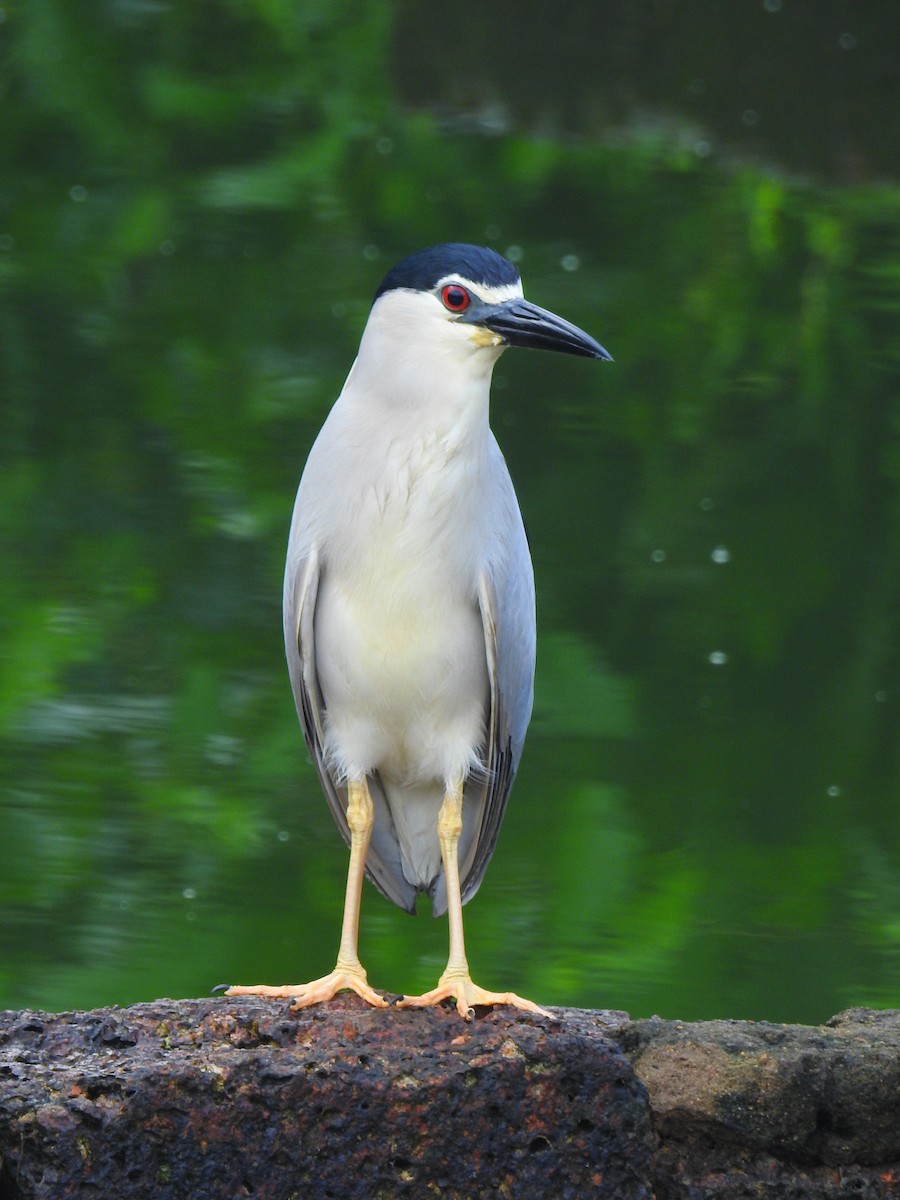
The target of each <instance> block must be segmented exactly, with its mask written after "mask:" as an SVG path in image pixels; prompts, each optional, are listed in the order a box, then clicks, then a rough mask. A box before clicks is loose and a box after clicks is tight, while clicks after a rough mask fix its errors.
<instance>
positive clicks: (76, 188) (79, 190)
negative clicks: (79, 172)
mask: <svg viewBox="0 0 900 1200" xmlns="http://www.w3.org/2000/svg"><path fill="white" fill-rule="evenodd" d="M87 197H88V190H87V188H86V187H85V186H84V184H82V183H73V184H72V186H71V187H70V188H69V199H70V200H74V201H76V203H78V204H80V203H81V202H82V201H83V200H87Z"/></svg>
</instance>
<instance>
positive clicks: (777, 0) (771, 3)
mask: <svg viewBox="0 0 900 1200" xmlns="http://www.w3.org/2000/svg"><path fill="white" fill-rule="evenodd" d="M782 3H783V0H763V8H764V9H765V10H766V12H772V13H774V12H781V6H782Z"/></svg>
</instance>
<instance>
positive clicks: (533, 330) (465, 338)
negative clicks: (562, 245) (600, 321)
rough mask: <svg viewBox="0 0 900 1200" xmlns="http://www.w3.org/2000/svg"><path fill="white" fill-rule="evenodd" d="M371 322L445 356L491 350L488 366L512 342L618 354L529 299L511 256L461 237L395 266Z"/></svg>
mask: <svg viewBox="0 0 900 1200" xmlns="http://www.w3.org/2000/svg"><path fill="white" fill-rule="evenodd" d="M370 322H373V323H376V324H377V326H378V327H379V328H380V330H381V332H382V335H383V336H387V337H390V338H391V340H394V339H399V340H400V341H402V342H403V343H404V345H405V346H406V347H407V348H408V350H409V351H412V350H413V347H415V348H416V350H422V351H425V352H426V353H434V354H435V355H438V356H439V357H441V358H443V359H444V361H449V360H450V359H455V358H457V356H459V358H466V359H470V358H471V355H472V354H473V352H477V351H491V352H492V353H490V354H489V355H485V358H486V360H487V362H486V363H485V365H486V366H487V367H488V369H489V366H490V365H492V364H493V362H494V360H495V359H496V358H497V357H498V355H499V354H500V352H501V351H502V350H503V349H504V348H505V347H506V346H532V347H535V348H537V349H540V350H559V351H561V352H562V353H564V354H578V355H582V356H583V357H586V358H597V359H601V360H604V361H610V360H611V357H612V356H611V355H610V354H608V353H607V352H606V350H604V349H603V347H602V346H601V345H600V344H599V342H596V341H595V340H594V339H593V338H592V337H591V336H590V335H589V334H587V333H585V332H584V330H583V329H579V328H578V326H577V325H572V324H571V323H570V322H569V321H565V320H563V318H562V317H557V316H556V315H555V314H554V313H551V312H548V311H547V310H546V309H543V308H538V306H537V305H536V304H531V303H530V302H529V301H528V300H525V299H524V296H523V293H522V281H521V279H520V278H519V272H518V271H517V270H516V268H515V267H514V266H513V264H512V263H511V262H509V261H508V260H507V259H505V258H503V257H502V256H501V255H499V254H497V253H496V252H495V251H494V250H488V249H487V248H485V247H483V246H469V245H466V244H463V243H459V242H451V243H447V244H444V245H440V246H431V247H429V248H428V249H427V250H420V251H419V252H418V253H416V254H412V255H410V256H409V258H405V259H403V261H402V262H400V263H398V264H397V266H396V267H394V268H393V269H392V270H391V271H389V272H388V274H387V275H386V276H385V277H384V279H383V280H382V281H381V284H380V285H379V287H378V290H377V291H376V293H375V302H374V304H373V307H372V314H371V316H370ZM478 357H481V356H480V355H479V356H478Z"/></svg>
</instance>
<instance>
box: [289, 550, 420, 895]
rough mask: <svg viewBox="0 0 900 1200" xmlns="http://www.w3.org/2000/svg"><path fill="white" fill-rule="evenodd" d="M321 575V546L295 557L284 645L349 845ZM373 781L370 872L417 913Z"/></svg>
mask: <svg viewBox="0 0 900 1200" xmlns="http://www.w3.org/2000/svg"><path fill="white" fill-rule="evenodd" d="M321 578H322V571H321V566H320V561H319V555H318V552H317V551H316V549H315V547H311V548H310V549H309V550H308V551H306V553H304V554H302V555H299V556H295V555H291V556H289V558H288V565H287V569H286V571H285V581H284V646H285V653H286V656H287V663H288V672H289V674H290V677H291V688H292V689H293V692H294V702H295V704H296V706H297V716H298V717H299V719H300V727H301V729H302V730H303V737H304V740H305V741H306V745H307V748H308V750H309V753H310V756H311V757H312V760H313V765H314V766H315V768H316V774H317V775H318V776H319V781H320V783H321V785H322V790H323V791H324V793H325V798H326V799H327V801H328V807H329V808H330V809H331V815H332V816H333V817H334V820H335V822H336V824H337V827H338V829H339V830H340V831H341V836H342V837H343V839H344V841H345V842H346V843H347V844H348V845H349V843H350V829H349V826H348V825H347V788H346V785H344V784H341V783H338V782H336V780H335V779H334V776H333V775H332V773H331V770H330V768H329V765H328V761H327V757H326V754H325V703H324V701H323V699H322V692H321V689H320V687H319V679H318V672H317V670H316V632H315V630H316V623H315V610H316V597H317V595H318V591H319V585H320V582H321ZM368 783H369V792H370V794H371V796H372V802H373V804H374V806H375V823H374V826H373V830H372V841H371V843H370V845H369V852H368V854H367V855H366V874H367V875H368V877H369V879H371V881H372V882H373V883H374V884H375V886H376V887H377V888H378V890H379V891H380V892H381V893H382V895H383V896H386V897H387V899H388V900H392V901H393V902H394V904H397V905H399V906H400V908H404V909H406V911H407V912H415V906H416V889H415V888H414V887H413V886H412V885H411V884H410V883H408V882H407V880H406V879H405V878H404V875H403V868H402V866H401V863H400V850H399V846H398V844H397V836H396V832H395V831H394V823H393V819H392V817H391V814H390V809H389V807H388V804H387V800H386V798H385V795H384V788H383V786H382V783H381V780H380V778H379V777H378V775H377V774H376V775H373V776H370V777H369V780H368Z"/></svg>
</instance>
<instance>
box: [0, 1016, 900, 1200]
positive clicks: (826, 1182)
mask: <svg viewBox="0 0 900 1200" xmlns="http://www.w3.org/2000/svg"><path fill="white" fill-rule="evenodd" d="M556 1013H557V1017H558V1020H556V1021H550V1020H546V1019H544V1018H537V1017H532V1016H530V1015H526V1014H516V1013H511V1012H509V1011H508V1010H497V1011H493V1012H482V1013H480V1015H479V1016H478V1018H476V1020H475V1021H474V1022H473V1023H472V1024H471V1025H466V1024H464V1023H463V1022H461V1021H460V1020H459V1018H458V1016H457V1015H456V1012H455V1010H453V1009H444V1008H441V1009H436V1010H426V1011H423V1012H415V1011H409V1012H402V1013H401V1012H398V1011H394V1012H375V1011H373V1010H371V1009H368V1008H366V1007H365V1006H364V1005H363V1003H362V1002H361V1001H359V1000H358V999H357V998H356V997H355V996H347V997H346V998H341V999H339V1000H337V1001H335V1002H333V1003H332V1004H328V1005H322V1006H320V1007H318V1008H316V1009H313V1010H310V1011H308V1012H304V1013H300V1014H292V1013H290V1012H288V1008H287V1004H286V1003H284V1002H279V1001H264V1000H259V999H256V998H246V999H241V1000H234V999H231V1000H227V999H224V998H221V999H213V1000H183V1001H172V1000H160V1001H156V1002H155V1003H153V1004H141V1005H136V1006H134V1007H133V1008H128V1009H99V1010H97V1011H95V1012H89V1013H63V1014H58V1015H51V1014H46V1013H30V1012H21V1013H0V1200H51V1198H52V1200H62V1198H64V1197H91V1198H92V1200H122V1198H128V1200H131V1198H134V1200H141V1198H142V1197H151V1196H152V1197H154V1200H180V1198H181V1197H184V1198H185V1200H188V1198H189V1200H218V1198H219V1197H221V1198H223V1200H224V1198H225V1197H227V1198H228V1200H235V1198H239V1197H251V1196H252V1197H255V1198H262V1200H290V1198H291V1197H296V1198H297V1200H301V1198H302V1200H306V1198H307V1197H315V1198H316V1200H319V1198H322V1200H326V1198H327V1197H329V1196H330V1197H335V1198H339V1200H345V1198H346V1200H353V1198H355V1197H365V1198H366V1200H382V1198H389V1197H395V1196H397V1197H428V1196H431V1195H434V1196H441V1197H447V1198H448V1200H456V1198H459V1200H462V1198H465V1200H472V1198H474V1197H480V1196H499V1197H509V1198H512V1200H518V1198H522V1200H539V1198H541V1197H550V1198H552V1200H567V1198H569V1197H571V1198H573V1200H575V1198H577V1200H581V1198H582V1197H590V1198H594V1197H598V1198H603V1197H615V1198H616V1200H632V1198H635V1200H651V1198H655V1200H745V1198H746V1200H751V1198H753V1200H781V1198H782V1197H785V1198H787V1197H790V1198H791V1200H859V1198H860V1197H862V1198H864V1200H866V1198H874V1200H883V1198H893V1200H900V1012H873V1011H871V1010H865V1009H854V1010H851V1011H849V1012H846V1013H842V1014H840V1015H839V1016H837V1017H835V1018H833V1019H832V1020H831V1021H829V1022H828V1023H827V1024H826V1025H823V1026H820V1027H816V1028H807V1027H804V1026H797V1025H771V1024H766V1023H753V1022H746V1021H709V1022H701V1023H697V1024H686V1023H684V1022H679V1021H663V1020H660V1019H659V1018H658V1017H653V1018H650V1019H648V1020H643V1021H630V1020H629V1019H628V1017H627V1014H625V1013H610V1012H605V1013H604V1012H585V1011H581V1010H575V1009H557V1010H556Z"/></svg>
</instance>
